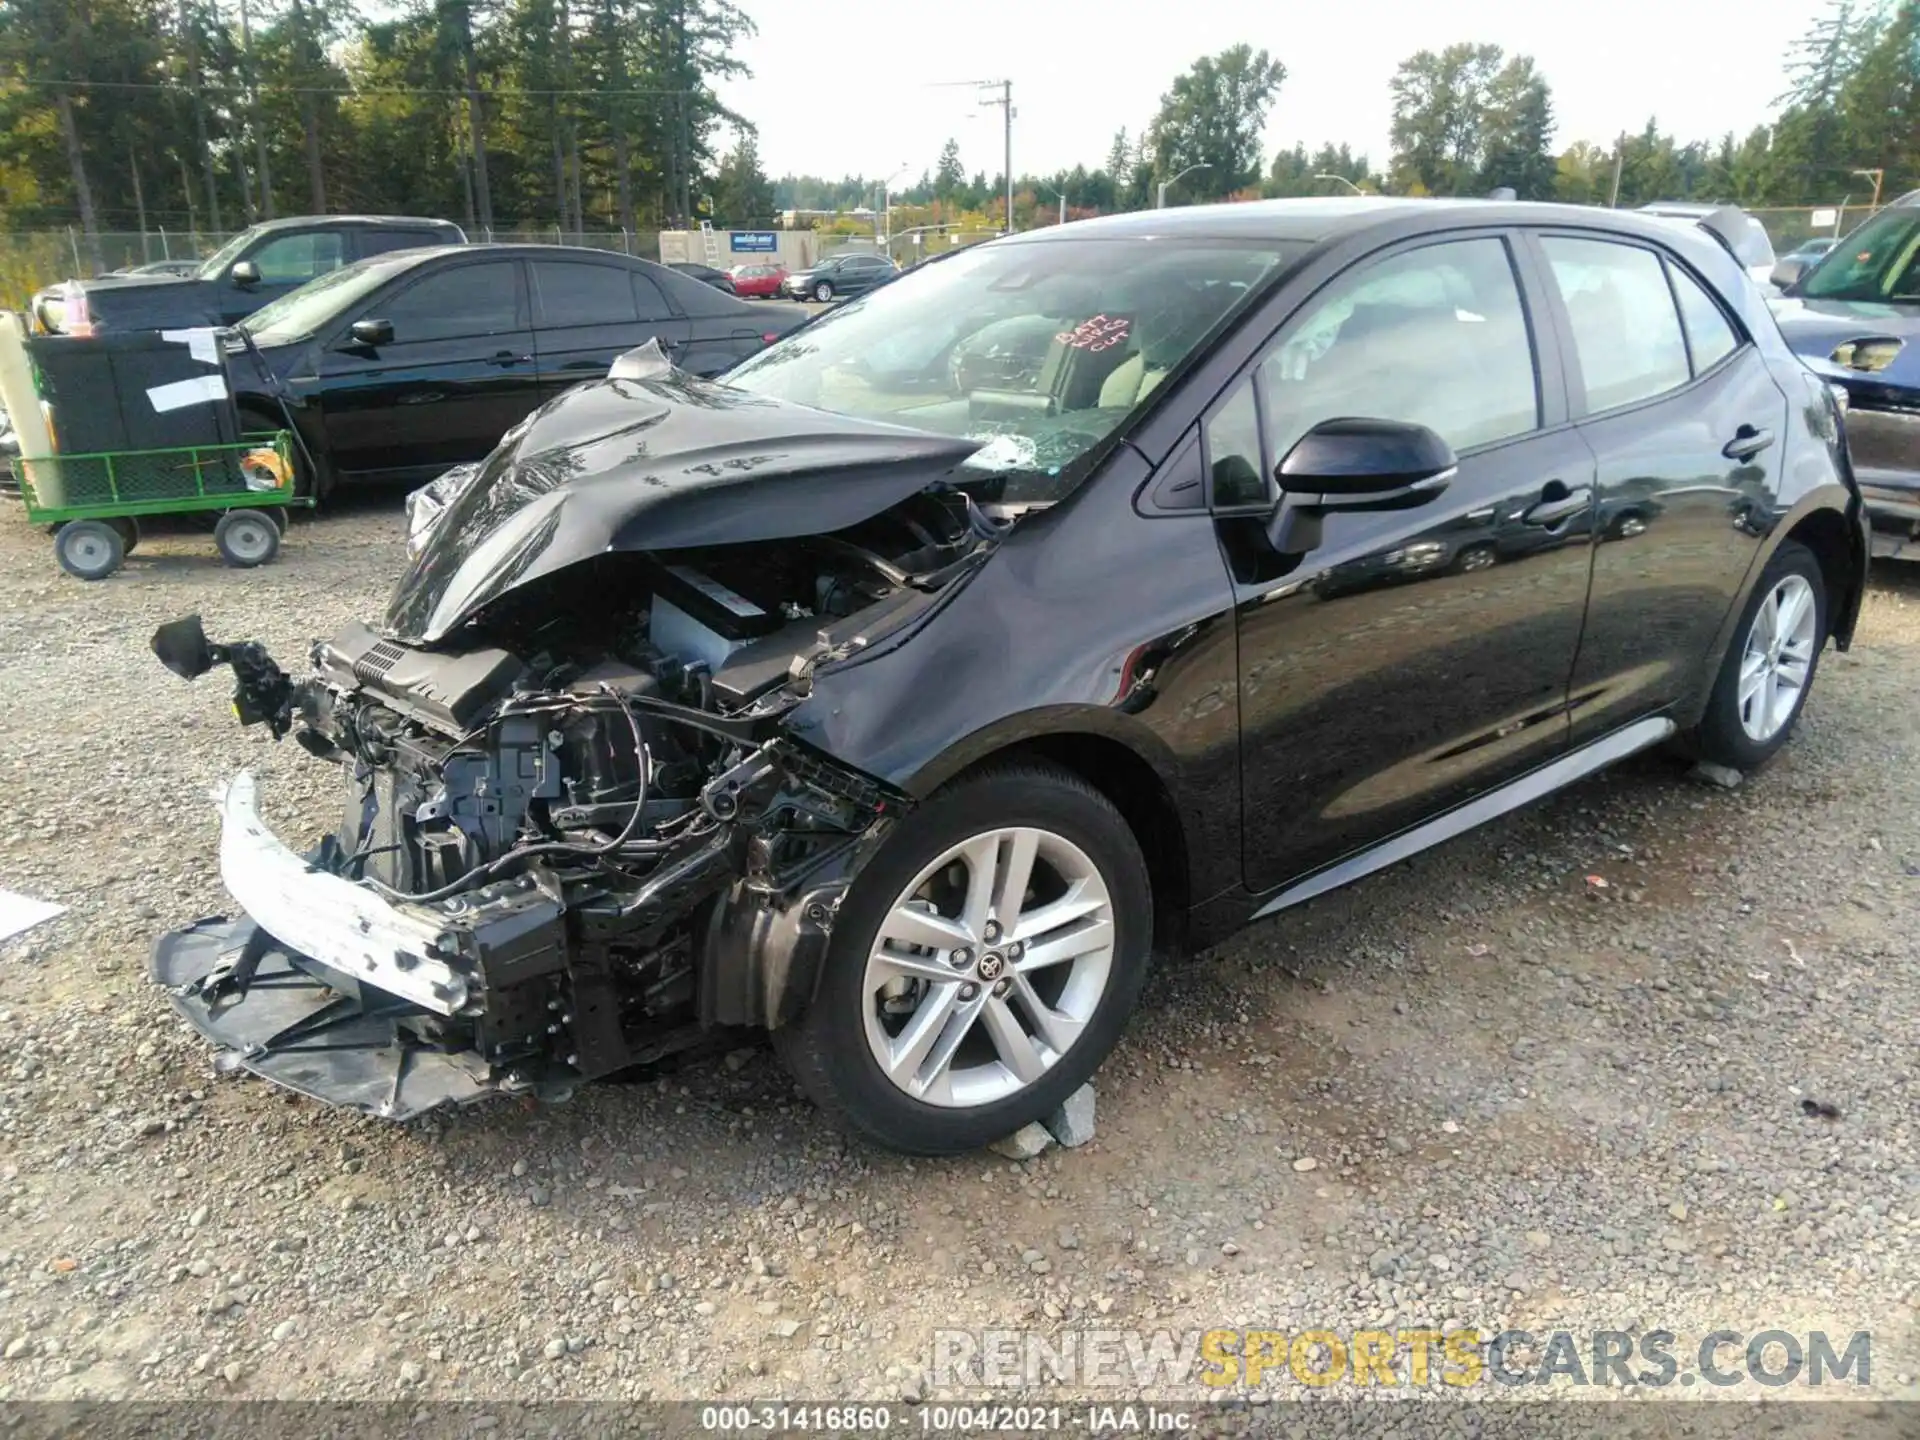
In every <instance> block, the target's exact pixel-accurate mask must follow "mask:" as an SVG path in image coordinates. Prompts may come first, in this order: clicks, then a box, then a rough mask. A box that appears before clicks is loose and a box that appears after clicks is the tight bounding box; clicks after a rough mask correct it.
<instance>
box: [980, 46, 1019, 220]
mask: <svg viewBox="0 0 1920 1440" xmlns="http://www.w3.org/2000/svg"><path fill="white" fill-rule="evenodd" d="M980 86H981V88H982V89H984V90H998V91H999V92H1000V93H999V94H998V95H994V96H991V97H989V98H988V99H985V100H982V101H981V102H980V103H981V104H982V105H998V106H999V107H1000V110H1001V115H1000V121H1001V124H1002V125H1003V126H1004V127H1005V131H1006V134H1005V146H1006V149H1005V158H1004V160H1003V161H1002V164H1003V165H1004V167H1005V171H1006V178H1007V234H1009V235H1011V234H1013V116H1014V109H1013V82H1012V81H1011V80H982V81H981V82H980Z"/></svg>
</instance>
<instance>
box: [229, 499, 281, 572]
mask: <svg viewBox="0 0 1920 1440" xmlns="http://www.w3.org/2000/svg"><path fill="white" fill-rule="evenodd" d="M213 543H214V544H215V545H216V546H218V547H219V550H220V558H221V559H222V560H224V561H226V562H227V564H229V565H231V566H233V567H234V568H235V569H237V570H251V569H253V568H254V567H255V566H256V565H264V564H266V563H267V562H268V561H269V560H271V559H273V557H274V556H275V555H278V554H279V553H280V527H279V526H278V525H275V524H274V523H273V517H272V516H270V515H268V514H267V513H266V512H265V511H262V510H229V511H227V513H226V514H224V515H222V516H221V517H220V523H219V524H217V525H215V526H214V527H213Z"/></svg>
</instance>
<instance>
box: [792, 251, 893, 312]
mask: <svg viewBox="0 0 1920 1440" xmlns="http://www.w3.org/2000/svg"><path fill="white" fill-rule="evenodd" d="M899 273H900V267H899V266H898V265H895V264H894V263H893V261H891V260H889V259H888V258H887V257H886V256H884V255H875V254H873V253H871V252H870V251H866V250H857V251H842V252H841V253H840V254H838V255H829V256H827V257H826V259H824V260H822V261H820V263H819V264H817V265H814V266H812V267H810V268H808V269H806V270H796V271H794V272H793V273H792V274H791V275H789V276H787V278H786V282H785V284H783V285H782V286H781V293H783V294H785V295H788V296H790V297H792V298H793V299H796V300H818V301H819V302H820V303H821V304H823V305H824V304H826V302H827V301H829V300H837V299H839V298H840V297H841V296H843V295H864V294H866V293H867V291H869V290H873V289H877V288H878V287H880V286H882V285H884V284H886V283H887V282H888V281H889V280H891V279H893V278H894V276H896V275H898V274H899Z"/></svg>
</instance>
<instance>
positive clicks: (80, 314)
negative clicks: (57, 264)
mask: <svg viewBox="0 0 1920 1440" xmlns="http://www.w3.org/2000/svg"><path fill="white" fill-rule="evenodd" d="M60 328H61V329H62V330H64V331H66V333H67V334H69V335H78V336H81V337H86V336H90V335H92V334H93V312H92V311H91V310H89V309H88V307H87V292H86V291H85V290H83V289H81V288H80V282H79V281H78V280H69V281H68V282H67V300H66V304H65V305H63V306H62V307H61V311H60Z"/></svg>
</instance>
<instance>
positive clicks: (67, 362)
mask: <svg viewBox="0 0 1920 1440" xmlns="http://www.w3.org/2000/svg"><path fill="white" fill-rule="evenodd" d="M209 347H211V356H210V359H201V358H199V357H198V356H196V355H195V354H194V349H195V346H193V345H192V344H190V343H189V342H188V341H186V340H168V339H164V338H162V334H161V332H160V331H157V330H133V331H128V332H127V333H125V334H115V333H113V332H111V331H110V332H108V333H107V334H104V335H98V336H88V337H76V336H71V335H35V336H32V337H30V338H29V340H28V342H27V349H28V353H29V354H30V355H31V356H32V358H33V363H34V367H35V368H36V369H37V370H38V371H39V372H40V384H41V398H42V399H44V400H45V401H46V402H47V403H48V404H49V405H50V406H51V407H52V409H53V430H54V439H55V443H56V444H57V445H58V446H59V448H60V450H61V451H62V452H63V453H66V454H95V453H98V452H101V451H113V450H165V449H173V448H178V447H184V446H190V445H227V444H235V443H237V442H238V441H239V440H240V438H241V435H240V412H239V410H238V409H237V408H236V407H235V405H234V403H233V399H232V396H231V393H230V391H229V388H228V386H227V383H226V365H225V363H224V355H223V353H222V348H221V346H220V344H219V342H218V340H217V339H216V338H215V337H214V336H212V335H211V334H204V333H203V336H202V338H201V339H200V341H199V348H200V349H201V352H202V354H206V353H207V352H208V349H209ZM215 382H218V389H217V391H216V390H215V389H214V383H215ZM201 385H205V386H206V387H207V393H206V394H205V395H204V396H195V395H194V391H195V389H196V387H198V386H201ZM168 387H177V388H174V389H171V390H170V389H169V388H168ZM156 391H157V392H159V393H158V394H157V395H156V394H155V393H154V392H156ZM188 397H192V398H188Z"/></svg>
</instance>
